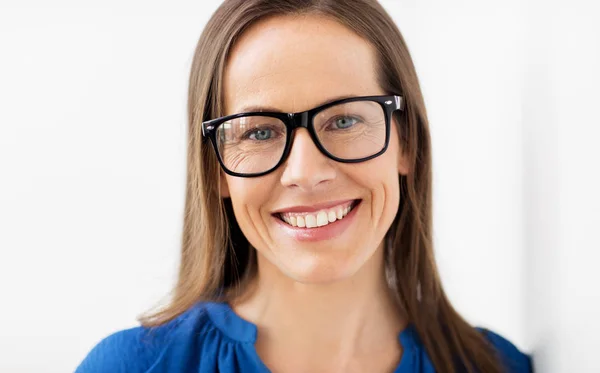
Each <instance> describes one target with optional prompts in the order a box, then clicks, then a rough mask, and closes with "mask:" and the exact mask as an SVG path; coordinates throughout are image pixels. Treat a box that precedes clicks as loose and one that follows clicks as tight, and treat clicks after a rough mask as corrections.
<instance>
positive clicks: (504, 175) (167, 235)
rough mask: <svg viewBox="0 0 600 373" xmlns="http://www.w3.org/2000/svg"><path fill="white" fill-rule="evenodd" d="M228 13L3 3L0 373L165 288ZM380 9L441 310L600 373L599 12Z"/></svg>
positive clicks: (497, 7)
mask: <svg viewBox="0 0 600 373" xmlns="http://www.w3.org/2000/svg"><path fill="white" fill-rule="evenodd" d="M219 3H220V2H218V1H194V2H192V1H181V2H177V3H171V4H169V5H167V3H162V4H156V3H148V2H145V3H141V2H134V1H120V2H117V1H104V2H87V3H85V4H84V3H83V2H75V1H55V2H53V3H52V5H49V4H48V3H44V2H41V1H37V2H36V1H20V2H17V1H12V2H6V1H5V2H2V3H0V45H1V50H0V53H1V58H0V107H1V109H0V291H1V292H2V307H0V318H1V319H2V320H4V323H3V325H2V329H1V331H0V351H1V352H0V371H2V372H5V371H6V372H18V373H21V372H40V371H43V372H48V373H51V372H65V371H73V370H74V369H75V367H76V366H77V364H78V363H79V362H80V361H81V360H82V359H83V358H84V356H85V355H86V354H87V352H89V350H90V349H91V348H92V347H93V346H94V345H95V344H96V343H97V342H98V341H99V340H100V339H102V338H103V337H105V336H107V335H108V334H110V333H112V332H114V331H117V330H119V329H123V328H126V327H131V326H135V325H137V323H136V321H135V318H136V316H138V315H139V314H140V313H141V312H143V311H146V310H147V309H148V308H149V307H151V306H152V305H154V304H156V303H157V302H158V301H160V300H161V299H163V297H164V296H165V295H166V294H167V293H168V291H169V290H170V289H171V287H172V285H173V283H174V280H175V275H176V269H177V264H178V255H179V253H178V250H179V245H180V234H181V231H182V214H183V203H184V182H185V152H186V114H185V105H186V90H187V78H188V74H189V68H190V64H191V59H192V53H193V50H194V47H195V44H196V42H197V40H198V37H199V35H200V33H201V31H202V29H203V27H204V24H205V23H206V21H207V20H208V18H209V17H210V15H211V14H212V12H213V11H214V10H215V9H216V7H217V6H218V5H219ZM382 3H383V5H384V6H385V7H386V8H387V9H388V11H389V12H390V13H391V15H392V16H393V18H394V19H395V20H396V21H397V23H398V25H399V28H400V30H401V32H402V33H403V35H404V38H405V40H406V42H407V44H408V47H409V50H410V52H411V53H412V57H413V59H414V62H415V65H416V68H417V73H418V75H419V78H420V81H421V84H422V89H423V93H424V96H425V102H426V105H427V108H428V114H429V119H430V126H431V133H432V143H433V166H434V240H435V244H436V253H437V258H438V262H439V265H440V271H441V274H442V280H443V283H444V286H445V288H446V290H447V292H448V294H449V296H450V299H451V300H452V301H453V302H454V304H455V306H456V307H457V308H458V310H459V311H460V312H461V313H462V314H463V315H464V316H465V317H466V318H467V319H468V320H469V321H470V322H472V323H473V324H476V325H481V326H486V327H488V328H490V329H492V330H494V331H496V332H498V333H500V334H502V335H503V336H505V337H507V338H508V339H510V340H511V341H512V342H514V343H515V344H516V345H517V346H518V347H519V348H521V349H523V350H525V351H527V352H532V351H533V352H534V353H535V357H536V364H542V365H543V366H545V367H546V369H544V370H542V371H544V372H571V371H577V372H586V371H590V372H591V371H592V370H590V369H591V368H589V367H590V366H591V365H587V363H593V362H594V361H595V362H596V365H598V364H597V363H598V360H597V359H596V360H593V359H594V357H593V354H592V352H594V351H595V349H597V348H598V347H600V343H598V339H597V337H595V336H594V335H593V334H591V333H590V334H587V333H588V331H589V330H590V329H591V330H595V331H596V335H599V333H598V329H597V325H596V323H595V320H594V317H593V316H594V315H595V314H598V296H597V294H598V292H597V291H596V289H595V284H596V283H598V282H600V276H599V275H598V273H597V271H594V269H595V266H596V263H597V262H598V260H597V259H599V256H598V254H597V251H598V249H600V245H599V244H598V237H597V235H596V234H595V233H596V230H595V229H594V228H595V225H594V223H596V222H598V219H597V216H598V212H599V211H598V206H599V204H598V198H597V196H596V195H595V192H596V191H597V190H598V189H599V188H598V186H599V185H598V184H599V178H598V176H597V174H596V172H595V171H594V170H596V169H597V168H598V167H597V166H595V165H593V163H591V164H590V162H589V161H590V160H591V159H596V160H597V159H600V155H599V154H598V146H594V145H595V144H596V143H597V142H598V138H600V136H599V135H600V132H599V131H598V125H599V124H600V123H599V121H598V114H597V113H596V112H594V111H593V110H592V108H593V107H594V105H595V104H596V102H597V101H596V100H595V99H594V98H592V97H594V94H595V91H596V89H595V88H594V87H595V86H598V84H597V83H598V73H597V72H596V67H597V66H599V65H600V63H598V62H600V61H598V45H600V42H598V34H599V29H598V26H597V24H594V23H593V22H592V16H591V15H590V10H591V6H589V7H587V8H586V7H585V6H583V5H582V6H581V7H579V8H576V9H572V10H571V11H570V12H567V13H566V14H567V15H568V17H562V16H563V12H562V10H561V9H559V8H558V7H556V8H549V10H548V12H549V16H550V17H556V18H559V17H560V22H562V23H559V24H560V25H561V26H560V27H559V26H556V24H555V23H554V21H552V20H549V19H547V18H544V17H541V16H540V15H539V13H537V12H536V10H537V9H538V7H540V6H541V4H538V3H536V2H534V1H533V0H532V1H530V2H529V3H527V2H520V1H517V0H510V1H504V2H502V3H499V4H492V3H486V4H482V2H479V1H475V0H470V1H459V2H453V4H452V5H450V4H447V2H443V1H429V2H423V1H418V2H417V1H414V0H403V1H393V0H388V1H382ZM580 20H583V21H584V22H580ZM538 26H539V27H538ZM540 28H541V29H540ZM544 30H546V31H549V32H550V34H551V35H552V36H553V38H556V39H558V40H559V41H560V43H559V45H557V44H558V43H556V42H550V41H548V34H547V33H546V32H544ZM565 30H567V31H565ZM563 48H564V49H563ZM563 50H564V52H562V51H563ZM574 78H577V80H574ZM594 84H595V85H594ZM578 92H582V94H580V93H578ZM559 197H560V198H559ZM559 304H560V305H559ZM580 305H581V306H580ZM593 328H596V329H593ZM582 336H583V338H585V339H584V347H583V349H582V351H581V352H580V349H579V347H575V346H579V343H578V341H579V339H580V338H582ZM559 350H560V351H559ZM554 351H559V353H560V356H562V358H559V357H558V355H556V354H554ZM582 352H584V353H585V359H588V360H582V359H583V356H580V354H581V353H582ZM596 355H597V354H596ZM561 359H562V360H561ZM578 359H579V360H581V361H582V363H581V365H580V366H579V367H578V369H575V370H569V369H567V368H565V367H566V362H567V361H577V360H578ZM538 360H539V362H538ZM559 360H560V361H559ZM584 361H585V362H586V364H585V365H584V363H583V362H584ZM551 366H552V367H551ZM586 369H587V370H586Z"/></svg>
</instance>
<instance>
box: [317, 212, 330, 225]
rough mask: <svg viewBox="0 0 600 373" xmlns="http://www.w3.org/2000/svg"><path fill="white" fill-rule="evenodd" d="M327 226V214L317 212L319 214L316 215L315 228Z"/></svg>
mask: <svg viewBox="0 0 600 373" xmlns="http://www.w3.org/2000/svg"><path fill="white" fill-rule="evenodd" d="M327 224H329V220H328V218H327V213H326V212H325V211H319V213H318V214H317V226H318V227H322V226H324V225H327Z"/></svg>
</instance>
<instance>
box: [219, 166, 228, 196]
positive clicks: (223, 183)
mask: <svg viewBox="0 0 600 373" xmlns="http://www.w3.org/2000/svg"><path fill="white" fill-rule="evenodd" d="M219 193H220V194H221V198H228V197H229V186H228V185H227V178H226V177H225V172H223V170H219Z"/></svg>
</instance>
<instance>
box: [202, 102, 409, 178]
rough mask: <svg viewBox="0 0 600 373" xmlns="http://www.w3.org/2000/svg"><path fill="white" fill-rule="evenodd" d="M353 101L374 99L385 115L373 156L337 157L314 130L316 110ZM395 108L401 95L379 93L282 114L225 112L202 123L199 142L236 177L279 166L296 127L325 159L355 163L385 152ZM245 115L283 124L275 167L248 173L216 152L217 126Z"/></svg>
mask: <svg viewBox="0 0 600 373" xmlns="http://www.w3.org/2000/svg"><path fill="white" fill-rule="evenodd" d="M355 101H372V102H377V103H378V104H380V105H381V107H382V109H383V112H384V116H385V143H384V145H383V148H382V149H381V150H380V151H379V152H377V153H375V154H373V155H370V156H367V157H363V158H358V159H344V158H338V157H336V156H334V155H333V154H331V153H330V152H329V151H327V149H325V147H324V146H323V145H322V144H321V142H320V141H319V139H318V136H317V133H316V131H315V127H314V118H315V116H316V115H317V114H318V113H320V112H321V111H323V110H326V109H328V108H330V107H332V106H336V105H340V104H344V103H348V102H355ZM396 110H404V97H403V96H400V95H379V96H358V97H348V98H343V99H340V100H335V101H331V102H328V103H325V104H323V105H320V106H317V107H315V108H312V109H309V110H306V111H301V112H297V113H283V112H274V111H251V112H245V113H238V114H231V115H227V116H224V117H220V118H215V119H210V120H207V121H204V122H202V138H203V141H206V139H209V140H210V142H211V144H212V147H213V149H214V151H215V155H216V156H217V159H218V160H219V164H220V165H221V168H222V169H223V171H224V172H225V173H226V174H228V175H231V176H237V177H259V176H263V175H266V174H268V173H270V172H273V171H274V170H276V169H277V168H278V167H279V166H281V164H283V163H284V162H285V160H286V159H287V158H288V156H289V153H290V150H291V148H292V142H293V138H294V130H295V129H296V128H306V129H307V130H308V133H309V134H310V137H311V139H312V141H313V143H314V144H315V146H316V147H317V149H319V151H320V152H321V153H322V154H323V155H325V156H326V157H328V158H329V159H332V160H334V161H336V162H341V163H359V162H365V161H368V160H370V159H373V158H375V157H378V156H380V155H381V154H383V153H385V151H386V150H387V148H388V145H389V142H390V129H391V125H390V123H391V119H392V115H393V113H394V112H395V111H396ZM246 116H261V117H270V118H276V119H279V120H281V122H283V124H284V125H285V127H286V139H285V147H284V149H283V154H282V156H281V159H280V160H279V161H278V162H277V164H275V166H273V167H271V168H270V169H268V170H267V171H263V172H257V173H251V174H249V173H238V172H234V171H232V170H230V169H228V168H227V167H226V166H225V164H224V162H223V159H222V158H221V153H220V152H219V149H218V145H217V138H216V136H217V135H216V134H217V129H218V127H219V126H220V125H222V124H223V123H225V122H227V121H230V120H233V119H237V118H241V117H246Z"/></svg>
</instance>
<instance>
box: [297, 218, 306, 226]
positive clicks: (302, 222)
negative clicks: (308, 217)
mask: <svg viewBox="0 0 600 373" xmlns="http://www.w3.org/2000/svg"><path fill="white" fill-rule="evenodd" d="M296 223H297V224H298V226H299V227H300V228H304V227H306V224H304V218H303V217H302V216H298V217H297V218H296Z"/></svg>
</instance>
